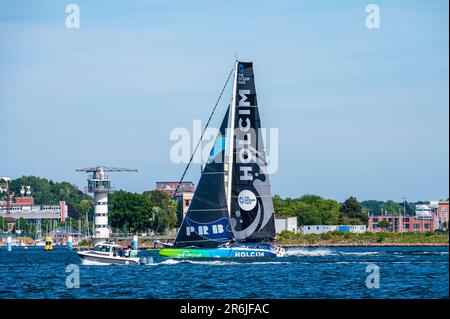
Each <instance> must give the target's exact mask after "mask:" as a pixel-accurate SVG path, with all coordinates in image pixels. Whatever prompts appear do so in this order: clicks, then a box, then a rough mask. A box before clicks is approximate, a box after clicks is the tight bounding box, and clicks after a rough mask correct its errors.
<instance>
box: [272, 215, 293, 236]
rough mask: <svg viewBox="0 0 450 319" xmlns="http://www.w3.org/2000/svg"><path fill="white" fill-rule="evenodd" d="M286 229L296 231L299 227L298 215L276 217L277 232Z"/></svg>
mask: <svg viewBox="0 0 450 319" xmlns="http://www.w3.org/2000/svg"><path fill="white" fill-rule="evenodd" d="M284 230H288V231H291V232H294V233H296V232H297V231H298V228H297V216H294V217H278V218H275V231H276V233H277V234H279V233H281V232H282V231H284Z"/></svg>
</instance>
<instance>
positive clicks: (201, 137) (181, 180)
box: [172, 66, 234, 199]
mask: <svg viewBox="0 0 450 319" xmlns="http://www.w3.org/2000/svg"><path fill="white" fill-rule="evenodd" d="M233 71H234V66H233V68H232V69H231V71H230V73H229V74H228V77H227V80H226V82H225V85H224V86H223V88H222V91H221V92H220V95H219V98H218V99H217V101H216V104H215V105H214V108H213V110H212V112H211V115H210V116H209V118H208V121H207V122H206V125H205V128H204V129H203V132H202V134H201V135H200V138H199V140H198V142H197V145H196V146H195V149H194V152H193V153H192V155H191V158H190V159H189V163H188V164H187V165H186V168H185V169H184V172H183V175H181V179H180V181H179V182H178V185H177V188H176V189H175V192H174V193H173V195H172V199H174V198H175V195H176V194H177V192H178V189H179V188H180V185H181V183H182V182H183V179H184V176H185V175H186V172H187V170H188V169H189V166H190V165H191V163H192V160H193V158H194V155H195V153H196V152H197V148H198V147H199V145H200V143H201V142H202V139H203V135H204V134H205V131H206V129H207V128H208V125H209V122H211V118H212V117H213V115H214V112H215V111H216V108H217V105H218V104H219V102H220V99H221V98H222V95H223V92H224V91H225V88H226V87H227V85H228V82H229V81H230V78H231V74H233Z"/></svg>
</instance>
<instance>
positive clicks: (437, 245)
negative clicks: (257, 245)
mask: <svg viewBox="0 0 450 319" xmlns="http://www.w3.org/2000/svg"><path fill="white" fill-rule="evenodd" d="M280 246H282V247H284V248H317V247H448V246H449V244H448V243H414V244H412V243H368V244H285V245H281V244H280Z"/></svg>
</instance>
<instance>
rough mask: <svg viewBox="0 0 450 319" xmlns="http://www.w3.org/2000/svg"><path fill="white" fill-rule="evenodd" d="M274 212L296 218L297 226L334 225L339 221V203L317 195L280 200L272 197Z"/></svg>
mask: <svg viewBox="0 0 450 319" xmlns="http://www.w3.org/2000/svg"><path fill="white" fill-rule="evenodd" d="M274 207H275V211H277V212H279V213H284V214H286V215H288V216H297V222H298V224H299V225H320V224H323V225H333V224H334V225H335V224H337V223H338V221H339V203H338V202H337V201H335V200H332V199H323V198H321V197H320V196H317V195H309V194H307V195H303V196H301V197H300V198H295V199H291V198H286V199H284V200H283V199H282V198H281V197H279V196H275V197H274Z"/></svg>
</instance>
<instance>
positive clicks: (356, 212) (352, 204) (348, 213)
mask: <svg viewBox="0 0 450 319" xmlns="http://www.w3.org/2000/svg"><path fill="white" fill-rule="evenodd" d="M339 211H340V212H341V221H343V219H342V217H347V218H348V219H353V220H355V219H356V220H359V221H360V223H361V224H366V223H367V220H368V217H367V214H365V213H364V212H363V207H362V205H361V204H360V203H359V202H358V200H357V199H356V198H355V197H353V196H350V197H349V198H347V200H346V201H345V202H344V203H343V204H342V205H341V207H340V210H339ZM346 220H347V219H346Z"/></svg>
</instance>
